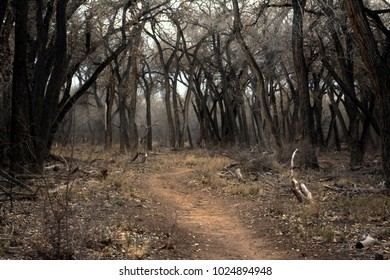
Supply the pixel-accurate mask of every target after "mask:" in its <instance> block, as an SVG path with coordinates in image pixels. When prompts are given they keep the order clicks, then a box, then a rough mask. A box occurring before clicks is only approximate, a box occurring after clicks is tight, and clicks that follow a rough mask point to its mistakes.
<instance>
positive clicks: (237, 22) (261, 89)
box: [232, 0, 283, 149]
mask: <svg viewBox="0 0 390 280" xmlns="http://www.w3.org/2000/svg"><path fill="white" fill-rule="evenodd" d="M232 2H233V13H234V34H235V36H236V39H237V41H238V43H239V45H240V47H241V50H242V52H243V53H244V56H245V59H246V61H247V63H248V65H249V67H250V70H251V72H252V74H253V75H254V77H255V79H256V83H255V85H256V88H255V89H254V90H255V92H256V94H258V95H259V100H260V101H261V106H262V109H263V113H264V118H265V120H266V121H267V124H268V125H269V126H270V128H271V134H272V136H273V139H274V143H275V146H276V148H278V149H281V148H282V146H283V143H282V139H281V137H280V133H279V132H278V127H276V124H275V122H274V120H273V119H272V116H271V113H270V110H269V107H268V104H267V98H266V90H265V82H264V76H263V73H262V71H261V69H260V67H259V65H258V64H257V62H256V60H255V58H254V57H253V55H252V53H251V51H250V50H249V47H248V46H247V44H246V42H245V40H244V38H243V36H242V34H241V25H242V23H241V19H240V11H239V7H238V2H237V0H232Z"/></svg>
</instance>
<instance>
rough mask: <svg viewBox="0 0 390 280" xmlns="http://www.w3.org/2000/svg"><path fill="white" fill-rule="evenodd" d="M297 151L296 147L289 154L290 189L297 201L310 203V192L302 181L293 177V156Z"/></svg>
mask: <svg viewBox="0 0 390 280" xmlns="http://www.w3.org/2000/svg"><path fill="white" fill-rule="evenodd" d="M297 151H298V149H296V150H295V151H294V152H293V154H292V156H291V169H290V176H291V191H292V192H293V194H294V195H295V196H296V198H297V199H298V201H299V202H302V203H310V202H312V200H313V196H312V194H311V192H310V191H309V189H308V188H307V187H306V185H305V184H304V183H300V182H299V181H298V180H297V179H295V178H294V158H295V154H296V153H297Z"/></svg>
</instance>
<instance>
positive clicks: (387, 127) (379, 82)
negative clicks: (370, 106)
mask: <svg viewBox="0 0 390 280" xmlns="http://www.w3.org/2000/svg"><path fill="white" fill-rule="evenodd" d="M344 5H345V8H346V10H347V13H348V17H349V19H350V22H351V25H352V29H353V31H354V34H355V38H356V41H357V44H358V47H359V50H360V54H361V56H362V58H363V61H364V64H365V65H366V67H367V69H368V76H369V79H370V83H371V86H372V88H373V93H374V94H375V97H376V100H377V101H378V106H379V111H380V128H381V139H382V165H383V173H384V179H385V185H386V187H387V188H388V189H389V190H390V122H389V119H390V76H389V73H390V52H389V51H388V49H387V48H385V49H384V50H383V54H381V50H380V49H379V46H380V45H388V44H389V43H390V39H389V36H387V37H386V38H387V39H386V41H387V42H386V44H383V43H377V42H376V41H375V37H374V34H373V31H372V30H371V28H370V25H369V22H368V19H367V15H366V8H365V6H364V4H363V1H362V0H345V1H344ZM386 35H388V33H387V34H386Z"/></svg>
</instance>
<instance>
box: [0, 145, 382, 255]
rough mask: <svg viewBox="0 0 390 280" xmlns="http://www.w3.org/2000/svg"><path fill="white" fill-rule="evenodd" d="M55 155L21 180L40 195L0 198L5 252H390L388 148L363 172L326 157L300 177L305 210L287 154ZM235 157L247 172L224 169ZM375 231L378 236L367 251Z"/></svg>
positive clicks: (342, 158)
mask: <svg viewBox="0 0 390 280" xmlns="http://www.w3.org/2000/svg"><path fill="white" fill-rule="evenodd" d="M54 155H55V156H53V157H52V158H51V160H50V161H49V162H48V163H47V166H46V168H45V175H44V176H43V177H30V178H28V179H26V178H25V179H23V180H24V181H23V182H24V183H25V184H28V186H29V188H30V189H33V190H37V191H38V192H37V196H36V198H35V199H31V200H12V201H10V200H9V199H8V200H4V196H1V198H3V200H2V202H0V210H1V212H0V259H64V258H65V259H69V258H70V259H155V260H161V259H388V256H389V254H390V197H389V196H386V195H383V193H381V192H380V191H378V190H379V189H380V188H381V187H380V182H381V179H382V176H381V167H380V157H379V156H378V155H367V156H366V161H365V165H364V166H363V167H361V168H359V169H357V170H355V171H350V170H349V168H348V158H349V155H348V153H347V152H327V153H319V161H320V166H321V168H320V170H318V171H312V170H311V171H306V170H301V171H297V174H296V176H297V179H298V180H300V181H302V182H304V183H305V184H306V186H307V187H308V188H309V190H310V191H311V192H312V194H313V203H311V204H307V205H305V204H302V203H299V202H298V200H297V199H296V198H295V196H294V195H293V194H292V192H291V190H290V167H289V160H285V163H279V162H277V161H276V160H275V159H274V157H273V155H272V154H268V153H260V152H256V151H247V152H246V151H243V150H240V151H239V150H218V149H216V150H212V151H207V150H181V151H170V150H169V151H168V150H160V151H155V152H153V153H150V154H149V156H148V158H147V160H146V161H145V162H144V163H140V162H136V161H135V162H130V160H129V158H128V157H127V156H125V155H119V154H118V153H115V152H104V151H103V150H102V149H99V148H93V147H92V148H91V147H87V146H78V147H74V148H72V149H71V148H61V149H60V148H59V149H57V150H56V151H55V152H54ZM286 158H287V157H286ZM234 162H236V163H238V167H239V168H240V169H241V172H242V176H243V177H242V179H240V178H237V177H235V176H234V174H232V173H230V172H229V171H228V170H226V166H227V165H229V164H231V163H234ZM0 184H1V183H0ZM2 189H3V187H2ZM15 191H16V190H14V192H15ZM20 192H25V189H21V190H20ZM367 235H370V236H372V237H373V238H375V239H376V240H377V242H376V243H375V244H374V245H373V246H370V247H369V248H363V249H357V248H356V244H357V242H359V241H361V240H363V239H364V238H365V237H366V236H367Z"/></svg>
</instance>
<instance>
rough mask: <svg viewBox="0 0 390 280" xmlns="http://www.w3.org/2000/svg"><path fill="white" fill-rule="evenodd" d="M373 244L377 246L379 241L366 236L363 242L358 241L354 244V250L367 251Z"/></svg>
mask: <svg viewBox="0 0 390 280" xmlns="http://www.w3.org/2000/svg"><path fill="white" fill-rule="evenodd" d="M375 244H379V241H378V240H377V239H375V238H373V237H372V236H370V235H368V236H367V237H366V238H365V239H364V240H363V241H359V242H357V243H356V249H368V248H370V247H371V246H372V245H375Z"/></svg>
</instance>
